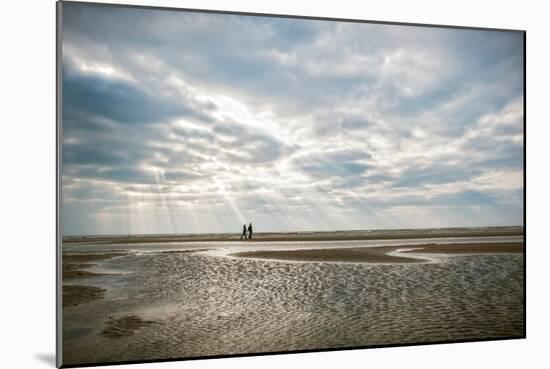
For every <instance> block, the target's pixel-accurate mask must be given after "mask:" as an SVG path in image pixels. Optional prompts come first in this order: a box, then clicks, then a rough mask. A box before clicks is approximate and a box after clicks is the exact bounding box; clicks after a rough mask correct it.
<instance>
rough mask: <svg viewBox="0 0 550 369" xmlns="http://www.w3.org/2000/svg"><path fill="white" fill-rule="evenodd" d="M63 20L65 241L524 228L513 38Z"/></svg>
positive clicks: (122, 17) (135, 13) (94, 17)
mask: <svg viewBox="0 0 550 369" xmlns="http://www.w3.org/2000/svg"><path fill="white" fill-rule="evenodd" d="M63 7H64V11H63V166H62V173H63V192H64V197H63V209H64V211H63V213H64V214H65V215H64V221H63V223H64V232H65V233H66V234H78V233H81V234H82V233H84V234H88V233H91V234H95V233H132V232H138V233H147V232H151V233H171V232H222V231H233V230H234V224H233V223H235V224H237V225H238V224H240V223H242V222H245V221H246V222H248V221H254V222H255V223H257V224H258V226H257V227H258V229H259V230H281V231H289V230H298V229H304V230H306V229H307V230H318V229H350V228H386V227H390V228H396V227H415V226H425V227H429V226H460V225H468V226H471V225H489V224H521V222H522V221H523V220H522V214H523V212H522V209H523V181H522V175H523V169H524V168H523V160H524V157H523V145H524V143H523V103H522V102H523V84H524V81H523V67H524V65H523V62H524V61H523V36H522V34H521V33H518V32H498V31H480V30H459V29H442V28H433V27H429V28H427V27H426V28H425V27H412V26H390V25H382V24H369V23H344V22H328V21H317V20H297V19H284V18H271V17H253V16H237V15H228V14H202V13H190V12H176V11H162V10H143V9H138V8H128V7H110V6H99V5H94V4H80V3H67V4H64V5H63ZM418 214H421V215H418Z"/></svg>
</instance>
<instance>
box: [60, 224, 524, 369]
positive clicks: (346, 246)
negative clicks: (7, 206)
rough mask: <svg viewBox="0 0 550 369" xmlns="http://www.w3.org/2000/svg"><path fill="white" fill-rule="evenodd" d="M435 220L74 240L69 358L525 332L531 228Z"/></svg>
mask: <svg viewBox="0 0 550 369" xmlns="http://www.w3.org/2000/svg"><path fill="white" fill-rule="evenodd" d="M432 231H433V232H429V230H425V231H422V232H417V233H414V234H412V237H411V238H405V237H404V235H405V234H406V233H407V232H409V233H412V232H411V231H397V232H395V234H392V233H391V232H389V231H378V236H379V237H380V240H376V239H374V240H373V239H366V240H363V239H362V238H361V239H357V238H358V237H367V233H369V232H359V231H353V232H351V233H349V234H345V232H341V233H340V232H338V234H334V233H331V234H329V233H324V234H322V235H320V234H319V233H308V234H306V235H305V236H304V235H303V234H301V235H300V234H291V235H285V234H277V235H272V236H269V237H268V236H265V235H264V237H265V238H264V239H263V240H260V236H258V239H256V241H255V242H248V241H247V242H244V241H243V242H234V241H233V240H232V239H229V240H228V239H227V238H223V239H224V241H219V240H218V241H212V240H211V238H210V237H212V236H202V237H198V236H192V237H195V240H196V239H200V241H195V242H193V241H189V240H186V241H181V242H176V241H173V240H171V241H166V240H165V239H164V238H163V237H161V238H160V240H159V237H158V236H154V237H157V238H156V241H155V242H153V241H152V240H153V239H154V237H153V236H151V237H145V238H147V241H146V242H137V240H140V241H143V239H144V237H142V236H139V237H137V238H134V237H127V238H128V239H129V240H130V241H129V242H127V243H122V242H121V238H120V237H117V239H116V240H115V241H114V242H112V243H109V242H108V241H107V239H106V238H100V239H99V240H97V239H94V240H93V241H91V242H85V241H83V240H84V239H85V238H84V237H81V238H79V239H78V241H76V240H75V239H72V240H71V241H70V242H67V243H64V253H63V278H64V279H63V306H64V309H63V355H64V358H65V364H68V365H70V364H86V363H97V362H119V361H127V360H149V359H162V358H181V357H196V356H212V355H227V354H238V353H261V352H273V351H288V350H290V351H295V350H309V349H318V348H337V347H356V346H361V347H364V346H372V345H387V344H403V343H417V342H445V341H449V340H451V341H454V340H475V339H488V338H513V337H522V336H524V321H523V301H524V290H523V273H524V271H523V270H524V269H523V268H524V267H523V252H524V243H523V237H522V235H518V234H517V233H518V229H515V228H510V227H507V228H503V229H484V231H485V233H483V231H482V230H479V229H474V230H471V229H467V230H466V229H465V230H460V229H459V230H458V231H457V230H456V229H453V230H432ZM434 233H435V234H436V236H433V234H434ZM426 234H429V235H430V237H428V238H422V237H419V236H420V235H426ZM443 234H447V235H448V236H445V237H444V236H442V235H443ZM465 234H470V235H471V234H475V236H469V237H468V236H464V235H465ZM495 234H498V236H495ZM298 235H299V236H300V237H301V238H300V239H299V241H297V240H296V238H295V237H298ZM343 235H344V236H343ZM449 235H452V236H449ZM457 235H459V236H461V237H458V238H457V237H456V236H457ZM481 235H483V236H481ZM177 237H180V236H177ZM369 237H371V235H370V236H369ZM319 239H321V240H319ZM266 240H271V241H266ZM283 240H284V241H283ZM251 338H253V339H251ZM83 347H86V349H82V348H83Z"/></svg>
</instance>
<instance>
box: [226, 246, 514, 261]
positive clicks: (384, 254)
mask: <svg viewBox="0 0 550 369" xmlns="http://www.w3.org/2000/svg"><path fill="white" fill-rule="evenodd" d="M403 248H410V246H381V247H357V248H339V249H310V250H282V251H280V250H276V251H273V250H269V251H268V250H266V251H247V252H238V253H234V254H231V255H232V256H237V257H243V258H255V259H269V260H287V261H310V262H355V263H418V262H422V260H420V259H418V258H412V257H407V256H396V255H388V254H389V253H394V252H397V251H399V250H400V249H403ZM413 248H414V250H404V251H402V252H403V253H412V254H450V255H457V254H472V255H479V254H503V253H506V254H507V253H522V252H523V243H519V242H518V243H475V244H449V245H436V244H427V245H418V246H413Z"/></svg>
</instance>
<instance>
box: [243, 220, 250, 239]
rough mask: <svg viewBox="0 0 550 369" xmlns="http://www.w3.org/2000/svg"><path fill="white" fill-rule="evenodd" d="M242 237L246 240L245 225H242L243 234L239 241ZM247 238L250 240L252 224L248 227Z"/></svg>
mask: <svg viewBox="0 0 550 369" xmlns="http://www.w3.org/2000/svg"><path fill="white" fill-rule="evenodd" d="M243 237H244V239H245V240H246V224H243V234H242V235H241V240H242V239H243ZM248 238H250V239H252V223H250V224H249V225H248Z"/></svg>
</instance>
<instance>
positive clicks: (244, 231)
mask: <svg viewBox="0 0 550 369" xmlns="http://www.w3.org/2000/svg"><path fill="white" fill-rule="evenodd" d="M243 237H244V239H245V240H246V224H243V234H242V235H241V238H240V239H241V240H242V239H243Z"/></svg>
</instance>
